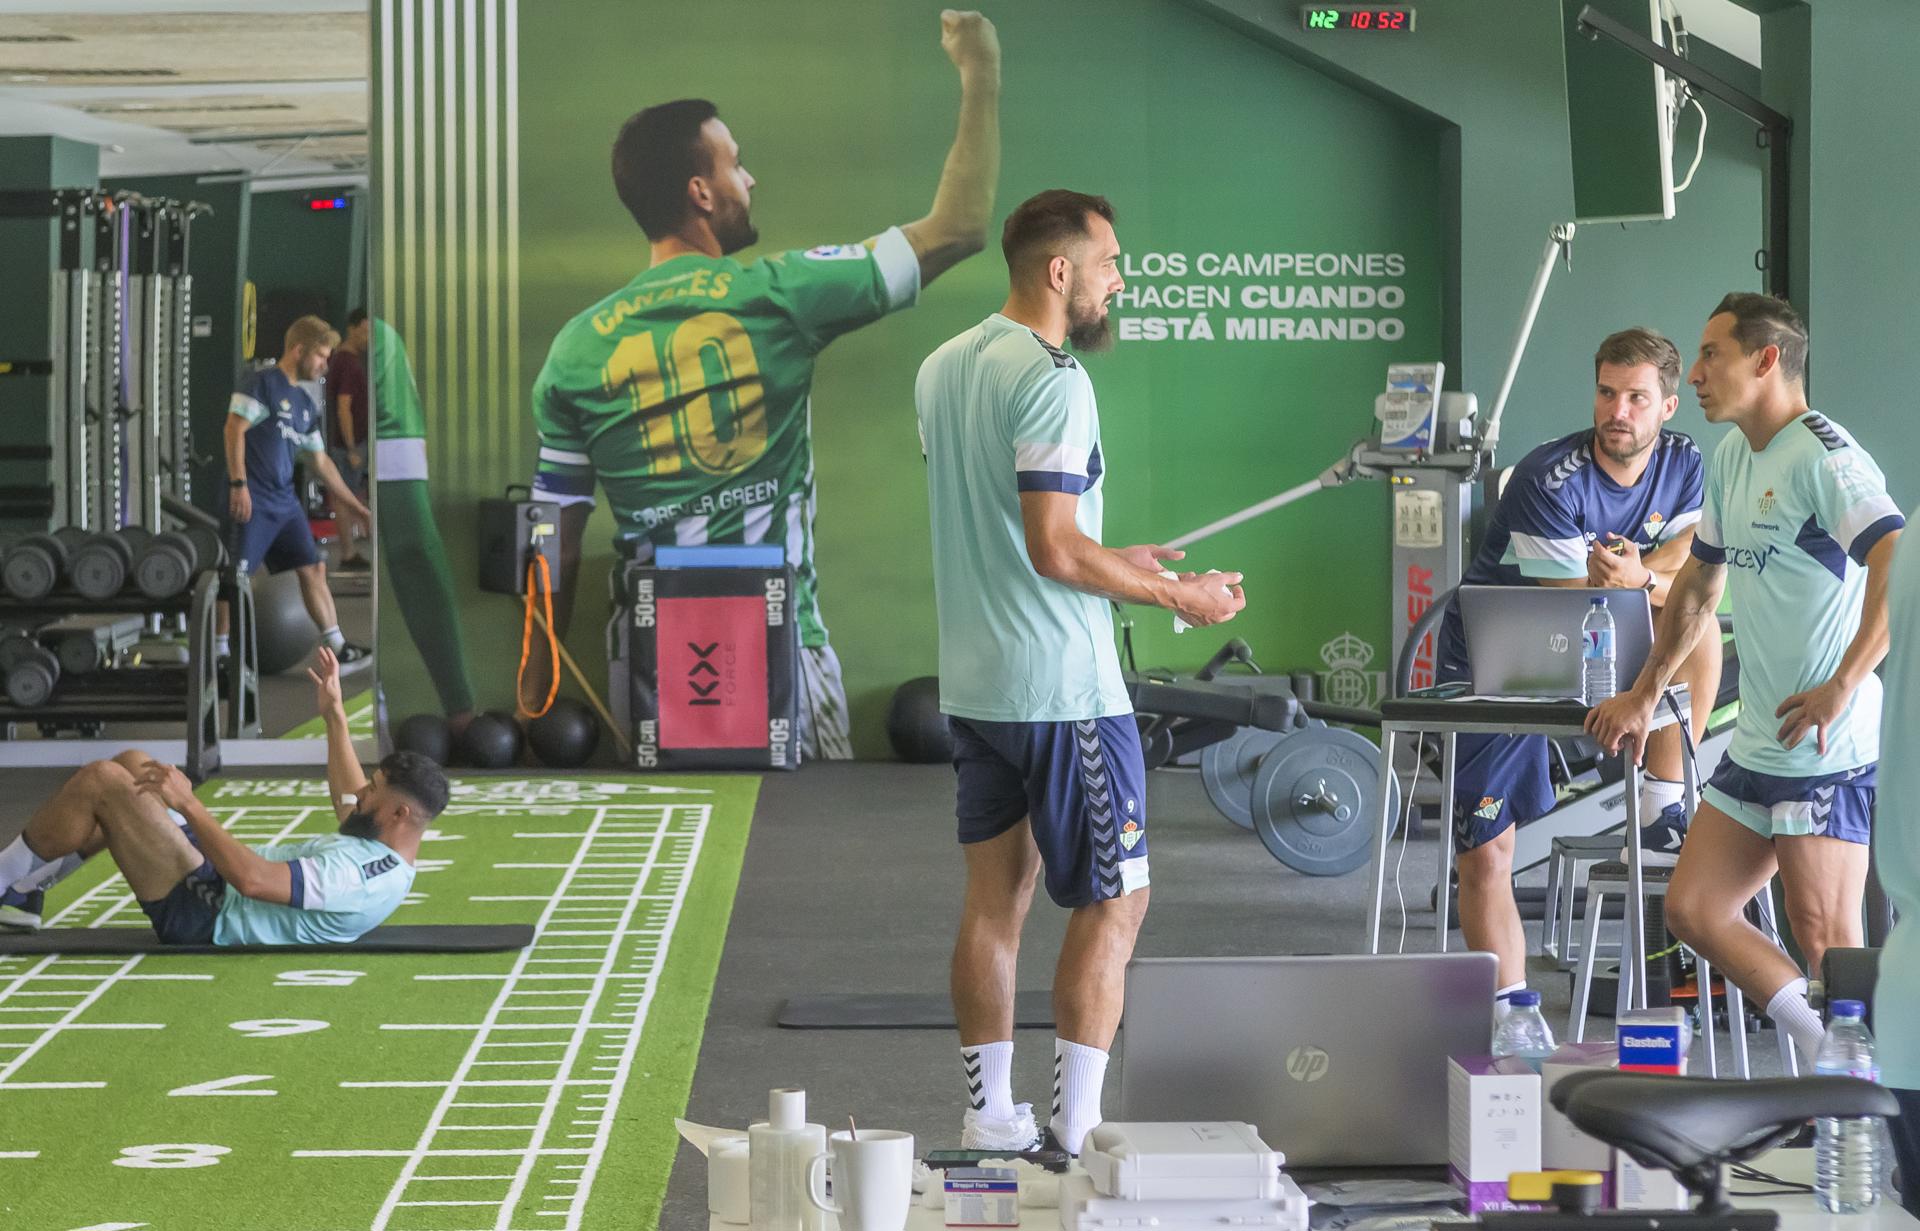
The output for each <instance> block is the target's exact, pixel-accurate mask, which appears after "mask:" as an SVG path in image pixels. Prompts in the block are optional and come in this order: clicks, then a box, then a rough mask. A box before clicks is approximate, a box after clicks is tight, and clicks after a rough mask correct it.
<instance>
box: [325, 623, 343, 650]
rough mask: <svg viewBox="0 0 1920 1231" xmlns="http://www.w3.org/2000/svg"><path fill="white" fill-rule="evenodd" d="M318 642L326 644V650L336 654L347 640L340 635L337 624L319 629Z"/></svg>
mask: <svg viewBox="0 0 1920 1231" xmlns="http://www.w3.org/2000/svg"><path fill="white" fill-rule="evenodd" d="M320 640H322V641H324V642H326V643H327V648H328V649H329V650H332V651H333V652H334V653H336V654H337V653H339V652H340V647H341V646H343V645H345V644H346V643H347V639H346V637H345V636H343V635H342V634H341V632H340V626H339V625H338V624H334V625H331V626H330V627H327V628H323V629H321V630H320Z"/></svg>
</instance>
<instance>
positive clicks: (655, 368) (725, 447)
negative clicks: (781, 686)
mask: <svg viewBox="0 0 1920 1231" xmlns="http://www.w3.org/2000/svg"><path fill="white" fill-rule="evenodd" d="M919 290H920V266H919V262H918V260H917V259H916V258H915V256H914V254H913V248H912V246H911V245H910V244H909V243H908V242H907V240H906V237H905V236H904V235H902V234H901V233H900V231H899V229H898V228H894V229H891V230H889V231H887V232H885V233H884V234H882V235H881V236H880V237H879V238H878V239H877V240H875V241H874V245H873V247H871V248H869V247H867V246H866V245H865V244H839V245H829V246H826V247H820V248H811V249H808V250H806V251H804V252H803V251H793V252H783V253H780V254H778V255H776V256H771V257H766V258H763V259H761V260H758V261H755V262H753V263H752V264H751V265H742V264H741V263H740V262H738V261H735V260H731V259H729V258H726V257H708V256H702V255H700V254H698V253H690V254H687V255H683V256H677V257H674V258H672V259H671V260H666V261H662V262H660V263H659V264H658V265H655V266H654V267H653V268H651V269H649V270H647V271H646V272H645V273H643V274H641V275H640V276H639V277H637V278H635V279H634V280H633V281H632V282H630V283H628V284H627V285H626V286H624V287H622V288H621V289H620V290H619V291H617V292H615V293H614V294H612V295H609V296H608V297H607V298H605V299H603V300H601V301H600V302H599V303H597V304H595V305H593V307H591V308H589V309H588V310H587V311H585V312H583V313H581V314H580V315H579V316H576V317H574V318H573V319H572V320H571V321H568V322H567V324H566V325H565V327H563V328H562V329H561V330H560V333H559V336H557V337H556V338H554V341H553V347H552V349H551V350H550V351H549V352H548V353H547V361H546V364H545V365H544V366H543V367H542V368H541V369H540V375H539V377H538V379H536V380H535V382H534V386H533V411H534V419H535V422H536V425H537V426H538V429H539V433H540V465H539V472H538V474H537V476H536V478H535V481H534V494H535V497H536V498H537V499H543V500H551V501H554V502H556V503H559V504H563V505H565V504H582V503H588V504H590V503H592V502H593V500H594V484H595V482H596V481H597V482H598V483H599V485H600V486H601V487H603V488H605V489H606V493H607V500H608V502H609V503H610V504H611V505H612V506H613V516H614V521H615V523H616V524H617V525H618V527H619V537H621V538H623V539H638V540H641V541H642V542H643V543H645V544H647V545H648V546H647V547H645V548H644V549H643V550H642V551H641V553H640V555H641V558H645V557H646V556H647V555H648V554H650V553H651V548H652V546H658V545H662V544H669V545H671V544H677V545H681V546H699V545H704V544H708V543H777V544H779V545H781V546H782V547H783V548H784V549H785V550H786V553H787V562H788V564H790V565H791V566H792V568H793V572H794V582H795V590H796V594H795V603H796V609H797V613H798V616H799V620H800V637H801V641H802V642H803V643H804V644H806V645H823V644H825V643H826V639H827V631H826V626H825V625H824V624H823V623H822V622H821V619H820V607H819V594H818V585H817V582H816V578H815V575H814V567H813V515H814V482H813V442H812V439H811V435H810V424H809V420H810V415H811V406H810V404H809V399H810V397H811V393H812V388H813V364H814V358H815V356H817V355H818V354H819V353H820V351H821V350H822V348H824V347H825V346H826V345H827V343H829V342H831V341H833V340H834V339H835V338H837V337H839V336H840V335H841V334H843V333H847V332H849V331H851V330H854V329H857V328H859V327H860V326H862V325H865V324H867V323H868V322H870V321H874V320H877V319H879V318H880V317H882V316H885V315H886V314H887V313H888V312H891V311H893V310H894V309H896V308H902V307H905V306H907V305H909V304H911V303H912V302H913V301H914V298H915V296H916V295H918V293H919Z"/></svg>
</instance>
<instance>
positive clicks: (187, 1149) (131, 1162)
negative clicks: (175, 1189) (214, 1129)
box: [113, 1142, 233, 1170]
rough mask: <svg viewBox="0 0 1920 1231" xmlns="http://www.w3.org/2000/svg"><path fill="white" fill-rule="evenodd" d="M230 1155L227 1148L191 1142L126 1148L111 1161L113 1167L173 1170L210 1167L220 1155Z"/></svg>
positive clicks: (216, 1161)
mask: <svg viewBox="0 0 1920 1231" xmlns="http://www.w3.org/2000/svg"><path fill="white" fill-rule="evenodd" d="M231 1153H233V1151H232V1149H230V1148H229V1147H227V1146H209V1145H195V1144H193V1143H192V1142H180V1143H171V1144H166V1145H151V1146H128V1147H127V1148H126V1149H124V1150H122V1151H120V1157H119V1158H116V1159H114V1160H113V1165H114V1166H116V1167H159V1168H164V1169H174V1170H177V1169H182V1168H187V1167H211V1166H213V1165H214V1164H216V1163H218V1162H219V1161H220V1156H221V1155H222V1154H231Z"/></svg>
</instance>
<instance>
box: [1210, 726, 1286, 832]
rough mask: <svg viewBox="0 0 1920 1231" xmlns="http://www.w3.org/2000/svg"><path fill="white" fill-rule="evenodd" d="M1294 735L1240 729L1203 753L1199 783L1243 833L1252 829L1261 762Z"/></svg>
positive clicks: (1216, 806)
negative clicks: (1254, 783) (1281, 742)
mask: <svg viewBox="0 0 1920 1231" xmlns="http://www.w3.org/2000/svg"><path fill="white" fill-rule="evenodd" d="M1292 734H1293V733H1292V732H1291V731H1262V730H1261V729H1260V728H1258V727H1240V728H1238V729H1236V730H1235V731H1234V733H1233V734H1232V735H1229V736H1227V738H1225V739H1223V740H1221V741H1220V742H1219V743H1217V744H1208V745H1207V746H1206V747H1205V748H1202V749H1201V750H1200V782H1201V784H1202V785H1203V786H1205V787H1206V788H1207V798H1208V799H1210V800H1212V801H1213V806H1214V807H1215V808H1217V809H1219V810H1220V815H1221V816H1224V817H1226V818H1227V819H1228V820H1229V821H1232V822H1233V823H1234V824H1235V825H1238V826H1239V827H1240V828H1242V829H1245V830H1249V831H1251V830H1252V829H1253V806H1252V802H1251V800H1252V796H1253V777H1254V775H1255V774H1256V773H1258V772H1259V770H1260V759H1261V758H1262V757H1264V756H1266V755H1267V753H1268V752H1269V751H1271V750H1272V749H1273V747H1274V745H1276V744H1278V743H1280V741H1282V740H1284V739H1287V738H1289V737H1290V736H1291V735H1292Z"/></svg>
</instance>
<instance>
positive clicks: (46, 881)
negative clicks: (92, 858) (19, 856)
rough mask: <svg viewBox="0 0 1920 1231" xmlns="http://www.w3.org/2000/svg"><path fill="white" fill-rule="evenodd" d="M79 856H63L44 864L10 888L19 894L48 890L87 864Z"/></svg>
mask: <svg viewBox="0 0 1920 1231" xmlns="http://www.w3.org/2000/svg"><path fill="white" fill-rule="evenodd" d="M85 862H86V860H84V859H82V858H81V857H80V856H79V855H77V854H76V855H62V856H60V858H58V859H56V860H54V861H53V862H52V863H42V864H41V865H40V866H39V867H38V868H35V869H34V870H33V871H31V872H29V873H27V874H26V875H25V876H23V877H21V878H20V879H19V880H17V881H15V882H13V884H12V886H10V887H11V888H12V889H13V890H14V891H15V892H17V893H32V892H33V891H34V890H36V889H48V888H51V887H52V886H54V885H57V884H59V883H60V882H61V881H63V880H65V879H67V877H69V876H72V875H73V874H74V873H75V872H77V871H79V870H80V865H81V864H83V863H85Z"/></svg>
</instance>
